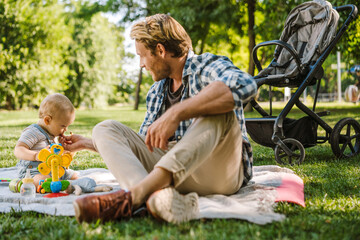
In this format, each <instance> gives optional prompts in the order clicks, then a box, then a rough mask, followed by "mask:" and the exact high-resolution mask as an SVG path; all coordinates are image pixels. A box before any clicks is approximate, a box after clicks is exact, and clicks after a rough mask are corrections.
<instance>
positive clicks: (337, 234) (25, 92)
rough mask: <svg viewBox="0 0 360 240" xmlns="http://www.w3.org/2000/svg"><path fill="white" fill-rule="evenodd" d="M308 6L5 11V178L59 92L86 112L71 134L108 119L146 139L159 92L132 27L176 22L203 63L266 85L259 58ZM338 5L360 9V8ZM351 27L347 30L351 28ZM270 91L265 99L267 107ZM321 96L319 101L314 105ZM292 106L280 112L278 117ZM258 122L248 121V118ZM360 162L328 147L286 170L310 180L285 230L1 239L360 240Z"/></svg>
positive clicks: (347, 78)
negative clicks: (224, 61)
mask: <svg viewBox="0 0 360 240" xmlns="http://www.w3.org/2000/svg"><path fill="white" fill-rule="evenodd" d="M303 2H304V1H295V0H290V1H279V0H272V1H269V0H263V1H250V0H248V1H241V0H228V1H225V0H199V1H189V0H182V1H181V0H173V1H167V0H154V1H150V0H144V1H132V0H107V1H106V0H101V1H95V0H92V1H82V0H78V1H60V0H54V1H46V0H41V1H40V0H38V1H35V0H17V1H16V0H0V167H13V166H15V164H16V163H17V161H18V160H17V159H16V158H15V156H14V155H13V149H14V146H15V144H16V141H17V139H18V138H19V136H20V134H21V131H22V130H23V129H24V128H25V127H26V126H28V125H30V124H32V123H34V122H36V121H37V120H38V115H37V108H38V106H39V104H40V102H41V100H42V99H43V98H44V97H45V96H46V95H47V94H50V93H53V92H60V93H64V94H66V95H67V96H68V97H69V98H70V99H71V100H72V102H73V103H74V105H75V106H76V107H77V111H76V120H75V122H74V124H72V125H71V126H70V129H69V130H70V131H73V132H75V133H78V134H82V135H84V136H87V137H91V131H92V128H93V126H95V125H96V124H97V123H99V122H101V121H103V120H105V119H114V120H117V121H120V122H122V123H124V124H125V125H127V126H129V127H130V128H132V129H133V130H135V131H137V130H138V129H139V126H140V124H141V122H142V120H143V118H144V115H145V111H146V110H145V107H144V103H145V96H146V92H147V90H148V89H149V87H150V86H151V84H152V82H153V81H152V79H151V77H150V76H149V75H148V74H147V73H146V72H145V71H143V73H142V74H141V75H140V74H139V73H140V72H141V70H140V68H139V61H138V59H137V58H136V56H135V55H134V52H135V49H134V47H133V45H131V44H130V43H131V41H130V40H129V37H128V33H129V27H131V25H132V23H133V21H137V20H140V19H143V18H144V17H145V16H146V15H151V14H155V13H158V12H161V13H168V14H170V15H171V16H173V17H174V18H176V19H177V20H178V21H179V22H180V23H181V24H183V26H184V27H185V29H186V30H187V31H188V32H189V34H190V36H191V38H192V40H193V47H194V51H195V53H197V54H200V53H202V52H212V53H215V54H221V55H226V56H228V57H229V58H230V59H231V60H232V61H233V62H234V64H235V65H236V66H238V67H239V68H240V69H242V70H244V71H246V72H249V73H250V74H255V75H256V74H257V72H256V70H254V66H253V65H252V62H251V61H250V55H249V52H250V51H249V49H252V47H253V46H254V45H255V44H257V43H260V42H262V41H267V40H272V39H278V38H279V36H280V34H281V31H282V28H283V24H284V22H285V19H286V16H287V15H288V13H289V12H290V11H291V9H292V8H293V7H295V6H297V5H299V4H301V3H303ZM330 2H331V3H332V4H334V5H336V6H340V5H344V4H350V3H351V4H355V5H357V6H360V0H354V1H330ZM341 17H342V18H341V19H340V21H341V20H343V19H344V18H345V17H346V16H343V15H341ZM359 30H360V24H359V20H356V21H354V22H353V23H352V24H351V25H350V26H349V29H348V31H347V32H346V34H345V35H344V37H343V38H342V40H341V41H340V42H339V43H338V44H337V48H336V49H335V50H334V51H333V52H332V54H331V55H330V56H329V57H328V58H327V60H326V62H325V63H324V64H323V66H324V70H325V75H324V78H323V80H322V83H321V84H322V85H321V89H320V93H323V94H326V93H331V94H335V93H336V92H337V83H336V82H337V79H336V78H337V70H336V69H333V68H332V67H331V65H332V64H336V51H339V52H340V53H341V62H342V63H343V64H342V65H343V67H342V72H341V79H342V88H343V89H342V92H344V90H345V87H346V86H347V85H349V84H354V83H355V82H356V80H355V79H354V76H352V74H351V73H350V72H349V70H350V69H351V68H352V67H353V66H354V65H356V64H359V63H360V49H359V48H360V44H359V41H360V31H359ZM272 51H273V50H271V49H270V50H266V51H260V52H259V58H260V59H261V62H262V63H263V65H266V64H267V63H269V61H270V60H271V58H272V54H273V52H272ZM139 76H142V78H141V84H139V83H140V81H139ZM138 85H140V88H137V86H138ZM137 90H139V91H137ZM274 90H275V91H276V93H275V96H274V98H275V100H280V101H282V100H283V93H282V90H280V89H274ZM266 91H267V90H266V89H265V90H263V91H262V92H260V95H259V98H260V99H261V98H262V101H264V103H267V101H268V99H267V96H268V93H267V92H266ZM312 91H314V90H313V89H311V88H309V89H308V97H307V98H308V99H307V100H309V101H307V103H308V104H311V100H312V99H311V98H312V97H311V92H312ZM137 92H139V98H137V97H136V96H137ZM136 99H137V100H138V101H136ZM136 104H140V105H139V106H138V110H134V107H135V106H136ZM283 105H284V102H282V103H279V102H278V103H276V104H274V115H276V114H278V113H279V112H280V111H281V109H282V107H283ZM266 106H267V105H265V109H266ZM317 106H318V107H317V110H318V111H325V110H326V111H330V112H331V115H329V116H326V119H325V120H326V122H327V123H328V124H329V125H330V126H331V127H333V126H334V125H335V124H336V123H337V122H338V121H339V120H340V119H342V118H347V117H352V118H355V119H356V120H357V121H360V115H359V112H360V111H359V105H356V104H353V103H346V102H344V101H342V102H341V103H338V102H337V101H336V102H334V103H319V104H318V105H317ZM255 114H256V113H255V112H246V113H245V115H246V117H256V115H255ZM290 115H291V116H292V117H294V118H296V119H298V118H300V117H302V116H303V113H301V112H300V111H298V109H296V108H294V111H292V112H291V113H290ZM319 134H324V131H323V130H321V129H320V130H319ZM252 146H253V150H254V165H257V166H258V165H270V164H272V165H274V164H276V162H275V160H274V151H273V149H271V148H266V147H263V146H260V145H258V144H256V143H254V142H252ZM359 161H360V156H359V155H358V156H356V157H352V158H349V159H337V158H336V157H335V156H334V155H333V153H332V150H331V147H330V145H329V144H328V143H325V144H321V145H317V146H315V147H313V148H307V149H306V158H305V161H304V163H302V164H301V165H294V166H287V167H288V168H290V169H292V170H293V171H295V173H296V174H297V175H299V176H300V177H301V178H302V179H303V180H304V183H305V190H304V191H305V202H306V208H303V207H300V206H298V205H294V204H289V203H279V204H277V205H276V206H275V210H276V212H278V213H281V214H285V215H286V219H285V220H284V221H282V222H274V223H271V224H267V225H264V226H262V225H257V224H253V223H250V222H247V221H241V220H234V219H230V220H225V219H215V220H205V219H203V220H200V221H191V222H189V223H184V224H181V225H171V224H166V223H159V222H157V221H155V220H154V219H153V218H151V217H145V218H136V219H131V220H129V221H123V222H111V223H106V224H100V223H99V222H95V223H91V224H87V223H83V224H78V223H77V222H76V220H75V218H74V217H60V216H57V217H55V216H51V215H44V214H38V213H35V212H16V211H12V212H10V213H0V239H11V240H13V239H53V240H55V239H61V240H63V239H360V228H359V227H358V226H359V224H360V191H359V189H360V177H359V176H360V166H359ZM94 167H104V168H105V167H106V165H105V164H104V162H103V161H102V159H101V157H100V156H99V155H98V154H97V153H94V152H90V151H81V152H79V153H77V154H76V157H75V158H74V162H73V164H72V166H71V168H73V169H75V170H80V169H87V168H94ZM0 204H1V203H0Z"/></svg>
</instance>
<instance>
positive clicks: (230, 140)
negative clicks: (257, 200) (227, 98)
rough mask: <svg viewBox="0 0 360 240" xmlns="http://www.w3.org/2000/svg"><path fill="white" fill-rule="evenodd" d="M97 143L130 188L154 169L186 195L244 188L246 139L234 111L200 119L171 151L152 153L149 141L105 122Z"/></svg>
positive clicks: (95, 133) (98, 131) (97, 131)
mask: <svg viewBox="0 0 360 240" xmlns="http://www.w3.org/2000/svg"><path fill="white" fill-rule="evenodd" d="M92 137H93V143H94V146H95V148H96V150H97V151H98V152H99V153H100V155H101V157H102V158H103V159H104V161H105V163H106V165H107V167H108V169H109V170H110V171H111V173H112V174H113V175H114V177H115V178H116V179H117V180H118V182H119V184H120V187H122V188H126V189H127V188H129V187H131V186H134V185H135V184H137V183H139V182H140V181H141V180H142V179H144V178H145V177H146V176H147V175H148V173H149V172H151V171H152V170H153V169H154V167H161V168H164V169H166V170H168V171H170V172H171V173H172V174H173V183H174V186H175V188H176V189H177V190H178V191H179V192H181V193H188V192H197V193H198V194H199V195H208V194H226V195H228V194H232V193H235V192H236V191H238V190H239V189H240V187H241V185H242V182H243V178H244V173H243V163H242V135H241V130H240V126H239V123H238V121H237V119H236V116H235V114H234V113H233V112H230V113H226V114H221V115H213V116H206V117H200V118H197V119H195V120H194V121H193V123H192V124H191V126H190V127H189V128H188V130H187V131H186V134H185V135H184V136H183V138H182V139H181V140H180V141H178V142H175V141H174V142H170V143H169V147H168V150H166V151H164V150H162V149H158V148H155V149H154V152H152V153H151V152H150V151H149V150H148V149H147V147H146V145H145V142H144V137H142V136H140V135H138V134H137V133H135V132H134V131H133V130H131V129H130V128H128V127H127V126H125V125H123V124H121V123H119V122H117V121H114V120H106V121H103V122H101V123H99V124H97V125H96V126H95V128H94V129H93V135H92Z"/></svg>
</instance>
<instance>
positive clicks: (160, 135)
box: [145, 108, 180, 152]
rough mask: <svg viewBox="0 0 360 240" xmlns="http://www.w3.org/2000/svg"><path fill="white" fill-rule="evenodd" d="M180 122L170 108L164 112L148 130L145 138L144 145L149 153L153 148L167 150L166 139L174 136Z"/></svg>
mask: <svg viewBox="0 0 360 240" xmlns="http://www.w3.org/2000/svg"><path fill="white" fill-rule="evenodd" d="M179 123H180V120H178V119H177V118H176V117H175V114H174V113H173V111H171V108H170V109H169V110H168V111H166V112H165V113H164V114H163V115H162V116H161V117H160V118H159V119H157V120H156V121H155V122H153V124H151V126H150V127H149V128H148V130H147V133H146V138H145V144H146V146H147V148H148V149H149V151H150V152H153V148H154V147H156V148H161V149H163V150H166V149H167V146H168V139H169V138H170V137H171V136H172V135H173V134H174V132H175V131H176V129H177V127H178V126H179Z"/></svg>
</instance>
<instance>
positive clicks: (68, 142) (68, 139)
mask: <svg viewBox="0 0 360 240" xmlns="http://www.w3.org/2000/svg"><path fill="white" fill-rule="evenodd" d="M59 142H60V143H61V145H62V146H63V147H64V149H65V150H68V151H70V152H77V151H80V150H91V151H94V152H96V149H95V146H94V144H93V142H92V139H91V138H87V137H83V136H81V135H77V134H73V135H70V136H60V137H59Z"/></svg>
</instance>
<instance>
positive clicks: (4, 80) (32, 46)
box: [0, 0, 69, 109]
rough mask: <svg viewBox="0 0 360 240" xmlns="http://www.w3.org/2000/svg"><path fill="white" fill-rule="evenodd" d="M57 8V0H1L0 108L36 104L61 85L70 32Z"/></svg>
mask: <svg viewBox="0 0 360 240" xmlns="http://www.w3.org/2000/svg"><path fill="white" fill-rule="evenodd" d="M59 7H60V8H61V6H59V5H58V4H57V3H56V1H46V2H45V1H36V0H19V1H2V2H0V36H1V38H0V107H1V106H4V107H5V108H6V109H18V108H21V107H23V106H24V105H25V106H26V105H29V104H33V105H38V104H39V103H40V101H41V99H42V97H43V96H44V95H45V94H46V93H47V92H51V91H58V90H60V89H61V88H62V87H63V86H64V85H63V84H64V82H63V80H64V76H65V75H66V74H67V68H66V66H64V65H62V53H63V50H64V49H63V46H66V45H67V42H68V41H69V38H68V36H69V35H68V33H67V31H66V28H65V27H64V26H65V25H64V21H63V18H62V16H61V12H60V13H59V11H58V8H59ZM50 26H51V27H50Z"/></svg>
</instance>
